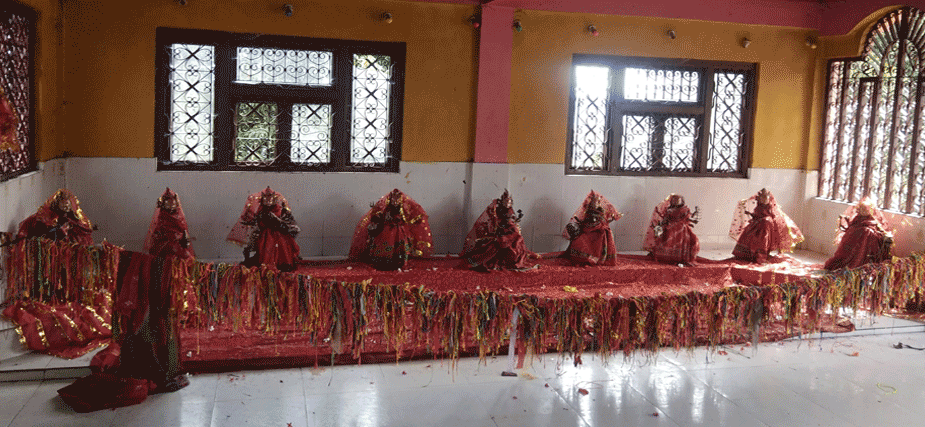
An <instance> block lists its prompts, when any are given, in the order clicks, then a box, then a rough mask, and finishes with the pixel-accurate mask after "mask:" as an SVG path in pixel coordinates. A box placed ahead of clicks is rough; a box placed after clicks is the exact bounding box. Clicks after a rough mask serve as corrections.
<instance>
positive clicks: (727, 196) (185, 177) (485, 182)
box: [20, 158, 807, 260]
mask: <svg viewBox="0 0 925 427" xmlns="http://www.w3.org/2000/svg"><path fill="white" fill-rule="evenodd" d="M66 170H67V184H68V188H70V189H71V190H72V191H74V193H75V194H76V195H77V196H78V197H79V198H80V200H81V202H82V206H83V209H84V212H85V213H86V214H87V215H88V216H89V217H90V219H91V220H92V221H94V223H96V224H98V226H99V231H98V232H97V233H96V240H97V241H100V240H102V238H103V237H105V238H106V239H108V240H109V241H110V242H112V243H114V244H117V245H121V246H124V247H126V248H127V249H130V250H141V246H142V243H143V240H144V236H145V233H146V231H147V228H148V224H149V223H150V220H151V215H152V213H153V212H154V203H155V200H156V199H157V198H158V197H159V196H160V195H161V193H162V192H163V191H164V188H165V187H170V188H171V189H173V190H174V191H176V192H177V193H178V194H179V195H180V199H181V201H182V203H183V209H184V211H185V213H186V217H187V220H188V222H189V225H190V234H191V235H192V236H193V237H195V238H196V241H195V242H194V243H193V244H194V247H195V249H196V252H197V255H198V256H199V257H200V258H203V259H227V260H235V259H240V258H241V252H240V248H239V247H237V246H235V245H233V244H231V243H229V242H227V241H226V240H225V237H226V235H227V234H228V230H229V229H230V228H231V226H232V225H233V224H234V223H235V221H236V220H237V218H238V216H239V215H240V213H241V209H242V208H243V204H244V200H245V198H246V196H247V195H248V194H250V193H253V192H257V191H260V190H262V189H263V188H265V187H266V186H270V187H272V188H273V189H275V190H277V191H279V192H280V193H282V194H283V195H284V196H285V197H286V198H287V199H288V201H289V204H290V206H291V207H292V210H293V214H294V215H295V218H296V220H297V221H298V223H299V225H300V226H301V228H302V232H301V233H300V234H299V237H298V239H297V241H298V243H299V245H300V247H301V253H302V256H305V257H313V256H343V255H346V254H347V252H348V250H349V246H350V241H351V238H352V235H353V232H354V228H355V227H356V224H357V222H358V221H359V219H360V218H361V217H362V216H363V214H364V213H366V211H367V210H368V209H369V205H370V204H371V203H373V202H375V201H376V200H378V199H379V198H380V197H382V196H383V195H384V194H386V193H388V192H389V191H390V190H391V189H393V188H399V189H401V190H402V191H404V192H405V193H407V194H408V195H409V196H411V197H412V198H414V199H415V200H416V201H418V203H420V204H421V205H422V206H423V207H424V209H426V210H427V212H428V214H429V215H430V221H431V228H432V233H433V236H434V246H435V252H436V253H458V252H459V251H460V250H461V249H462V244H463V240H464V239H465V235H466V233H467V232H468V230H469V228H470V227H471V226H472V223H473V222H474V221H475V219H476V218H477V217H478V216H479V215H480V214H481V213H482V211H483V210H484V209H485V207H486V206H487V205H488V204H489V203H490V202H491V200H492V199H494V198H496V197H498V196H499V195H500V194H501V192H502V191H503V190H504V189H505V188H507V189H509V190H510V191H511V193H512V195H513V196H514V203H515V208H516V209H522V210H523V212H524V219H523V222H522V228H523V234H524V238H525V239H526V242H527V245H528V247H530V248H531V249H533V250H534V251H537V252H551V251H559V250H564V249H565V247H566V246H567V241H566V240H564V239H563V238H562V237H561V233H562V230H563V228H564V227H565V224H566V222H567V221H568V219H569V218H570V217H571V215H572V214H573V213H574V211H575V210H576V209H577V208H578V206H579V205H580V204H581V202H582V200H583V199H584V197H585V196H586V195H587V193H588V191H590V190H591V189H594V190H597V191H598V192H600V193H602V194H604V196H605V197H607V199H608V200H610V201H611V202H612V203H613V204H614V205H615V206H616V207H617V209H618V210H620V212H622V213H623V214H624V217H623V218H622V219H620V220H619V221H617V222H615V223H613V224H612V227H613V230H614V235H615V238H616V243H617V249H618V250H621V251H636V250H641V248H642V240H643V236H644V233H645V227H646V226H647V224H648V221H649V217H650V215H651V212H652V209H653V208H654V207H655V205H656V204H658V203H659V202H660V201H662V200H664V198H665V197H667V195H668V194H670V193H678V194H682V195H684V196H685V198H686V199H687V203H688V204H689V205H690V206H699V207H700V209H701V212H702V220H701V222H700V224H698V225H697V227H696V228H695V230H696V232H697V234H698V236H699V237H700V240H701V246H702V247H703V248H704V249H729V250H731V248H732V246H733V244H734V242H733V241H732V240H731V239H729V237H728V236H727V234H728V231H729V224H730V222H731V220H732V212H733V209H734V207H735V204H736V202H737V201H738V200H739V199H742V198H746V197H749V196H751V195H753V194H755V193H756V192H757V191H758V190H759V189H761V188H762V187H767V188H769V189H770V190H771V191H772V192H773V193H774V195H775V197H776V198H777V200H778V202H779V203H781V205H782V206H783V207H784V209H785V210H786V211H787V213H788V214H789V215H790V216H791V217H792V218H793V219H794V220H795V221H796V222H797V224H799V225H800V226H801V227H802V226H804V224H803V219H804V218H803V206H804V202H805V200H806V199H805V189H804V185H805V182H807V179H806V178H805V176H804V175H806V173H805V172H803V171H801V170H792V169H752V170H751V171H750V178H748V179H730V178H677V177H672V178H664V177H625V176H620V177H601V176H566V175H565V174H564V171H563V167H562V165H547V164H480V163H475V164H473V163H411V162H403V163H402V164H401V172H400V173H398V174H374V173H327V174H322V173H271V172H176V171H171V172H167V171H162V172H158V171H156V163H155V160H154V159H150V158H144V159H126V158H70V159H67V160H66ZM42 200H44V199H42ZM33 210H34V206H33V207H32V208H31V209H29V210H27V211H26V212H25V213H24V214H28V213H31V211H33ZM22 217H24V215H23V216H21V217H20V218H22Z"/></svg>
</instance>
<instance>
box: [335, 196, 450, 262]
mask: <svg viewBox="0 0 925 427" xmlns="http://www.w3.org/2000/svg"><path fill="white" fill-rule="evenodd" d="M370 225H372V229H373V230H370ZM371 231H372V233H371ZM431 253H433V237H432V236H431V233H430V223H429V221H428V217H427V213H426V212H425V211H424V208H423V207H421V205H419V204H418V203H417V202H415V201H414V200H413V199H411V197H408V196H407V195H406V194H404V193H402V192H401V191H400V190H398V189H394V190H392V192H390V193H389V194H387V195H385V196H382V198H380V199H379V201H378V202H376V204H375V205H373V206H372V207H371V208H370V209H369V212H367V213H366V215H363V218H362V219H360V222H359V223H358V224H357V227H356V230H355V231H354V233H353V241H352V242H351V244H350V259H353V260H359V261H363V262H368V263H370V264H372V265H374V266H377V268H381V269H384V270H394V269H396V268H401V267H404V265H405V263H406V262H407V261H408V258H409V257H412V256H414V257H421V256H430V254H431Z"/></svg>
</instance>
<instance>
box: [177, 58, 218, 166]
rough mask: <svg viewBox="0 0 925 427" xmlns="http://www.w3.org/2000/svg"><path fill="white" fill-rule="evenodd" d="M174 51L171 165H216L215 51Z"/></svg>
mask: <svg viewBox="0 0 925 427" xmlns="http://www.w3.org/2000/svg"><path fill="white" fill-rule="evenodd" d="M169 51H170V75H169V77H168V78H169V84H170V91H171V92H170V100H171V102H170V124H169V138H170V161H171V162H190V163H208V162H211V161H212V150H213V146H214V144H213V135H212V132H213V130H212V117H213V116H214V108H215V48H214V47H213V46H203V45H192V44H174V45H171V46H170V47H169Z"/></svg>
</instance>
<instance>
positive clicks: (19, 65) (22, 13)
mask: <svg viewBox="0 0 925 427" xmlns="http://www.w3.org/2000/svg"><path fill="white" fill-rule="evenodd" d="M35 19H36V18H35V12H33V11H32V10H30V9H29V8H27V7H25V6H20V5H18V4H16V3H10V4H5V5H3V6H0V181H5V180H7V179H10V178H13V177H16V176H19V175H22V174H24V173H26V172H31V171H34V170H35V153H34V150H35V148H34V147H35V146H34V143H33V138H34V135H33V131H32V130H33V121H32V117H33V111H34V101H33V91H32V88H33V84H34V83H33V78H34V77H33V76H34V75H35V73H34V68H33V58H34V55H33V51H34V46H35Z"/></svg>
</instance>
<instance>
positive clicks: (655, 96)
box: [623, 68, 700, 102]
mask: <svg viewBox="0 0 925 427" xmlns="http://www.w3.org/2000/svg"><path fill="white" fill-rule="evenodd" d="M699 89H700V73H699V72H696V71H679V70H664V69H650V68H627V69H626V70H625V71H624V78H623V97H624V99H629V100H637V101H663V102H664V101H671V102H697V99H698V95H699Z"/></svg>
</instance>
